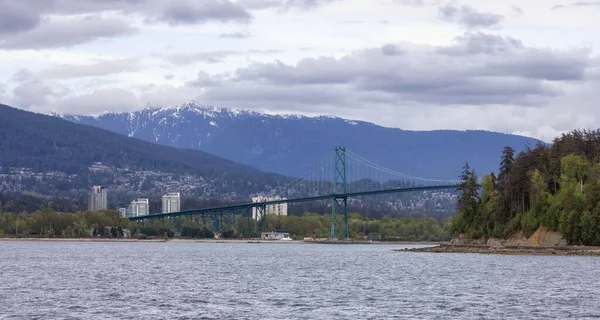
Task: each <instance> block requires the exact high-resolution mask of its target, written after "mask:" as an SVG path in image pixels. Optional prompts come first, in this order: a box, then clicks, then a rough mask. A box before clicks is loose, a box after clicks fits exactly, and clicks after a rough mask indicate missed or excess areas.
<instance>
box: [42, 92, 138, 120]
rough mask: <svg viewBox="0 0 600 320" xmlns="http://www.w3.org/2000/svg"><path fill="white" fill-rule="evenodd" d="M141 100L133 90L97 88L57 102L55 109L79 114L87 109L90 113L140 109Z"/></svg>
mask: <svg viewBox="0 0 600 320" xmlns="http://www.w3.org/2000/svg"><path fill="white" fill-rule="evenodd" d="M139 106H140V100H139V99H138V98H137V96H136V95H135V94H134V93H132V92H131V91H128V90H125V89H119V88H108V89H99V90H95V91H93V92H92V93H89V94H84V95H78V96H73V97H70V98H67V99H65V100H64V101H62V102H61V103H60V104H56V105H55V107H54V108H53V109H54V110H53V111H56V112H60V113H74V114H77V113H78V112H79V110H86V112H88V113H90V114H99V113H102V112H117V111H131V110H135V109H138V108H139Z"/></svg>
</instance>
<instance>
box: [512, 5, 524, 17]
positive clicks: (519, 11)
mask: <svg viewBox="0 0 600 320" xmlns="http://www.w3.org/2000/svg"><path fill="white" fill-rule="evenodd" d="M511 8H512V11H513V12H514V13H516V14H517V15H522V14H523V13H524V12H523V9H521V8H519V7H517V6H512V7H511Z"/></svg>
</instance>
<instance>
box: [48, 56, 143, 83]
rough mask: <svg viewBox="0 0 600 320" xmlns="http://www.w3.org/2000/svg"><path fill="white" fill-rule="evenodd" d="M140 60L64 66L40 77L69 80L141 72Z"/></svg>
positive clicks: (103, 61) (104, 61)
mask: <svg viewBox="0 0 600 320" xmlns="http://www.w3.org/2000/svg"><path fill="white" fill-rule="evenodd" d="M140 68H141V63H140V61H139V59H120V60H102V61H98V62H96V63H93V64H88V65H62V66H58V67H55V68H52V69H46V70H42V71H41V72H40V73H39V76H40V77H41V78H44V79H69V78H82V77H99V76H106V75H110V74H115V73H123V72H135V71H138V70H140Z"/></svg>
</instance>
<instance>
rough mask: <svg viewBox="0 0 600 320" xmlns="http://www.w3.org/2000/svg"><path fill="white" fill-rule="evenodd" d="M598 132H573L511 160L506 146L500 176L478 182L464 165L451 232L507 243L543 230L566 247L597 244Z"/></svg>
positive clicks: (599, 202) (599, 206)
mask: <svg viewBox="0 0 600 320" xmlns="http://www.w3.org/2000/svg"><path fill="white" fill-rule="evenodd" d="M599 133H600V131H599V130H575V131H572V132H569V133H566V134H563V135H561V136H560V137H557V138H556V139H554V141H553V143H552V144H551V145H547V144H544V143H538V144H537V145H535V146H534V147H533V148H531V147H528V148H527V149H526V150H524V151H523V152H520V153H518V154H516V155H515V151H514V150H513V149H512V148H510V147H505V148H504V150H502V153H501V156H500V157H499V158H500V159H499V160H500V166H499V173H498V174H497V175H496V174H495V173H488V174H485V175H484V176H483V177H482V178H481V179H478V177H477V174H476V172H475V171H474V170H473V169H471V168H470V166H469V164H468V162H467V163H465V166H464V167H463V172H462V176H461V181H462V184H461V186H460V188H459V189H460V190H461V191H462V194H461V196H460V197H459V200H458V203H457V209H458V210H457V211H458V213H457V215H456V217H455V219H454V221H453V225H452V231H453V233H454V234H455V235H456V234H464V235H465V236H466V237H468V238H489V237H499V238H506V237H510V236H511V235H514V234H515V233H517V232H520V231H521V232H523V234H524V235H525V236H530V235H532V234H533V233H534V232H535V231H536V230H538V228H540V227H544V228H546V229H548V230H550V231H557V232H559V233H561V234H562V235H563V237H564V238H565V240H566V241H567V243H568V244H570V245H600V135H599ZM479 187H481V192H479Z"/></svg>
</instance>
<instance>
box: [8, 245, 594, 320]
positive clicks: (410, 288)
mask: <svg viewBox="0 0 600 320" xmlns="http://www.w3.org/2000/svg"><path fill="white" fill-rule="evenodd" d="M401 247H404V246H400V245H337V246H336V245H318V244H315V245H310V244H285V245H283V244H220V243H215V244H208V243H181V242H178V243H175V242H166V243H150V242H136V243H130V242H110V243H107V242H12V241H8V242H2V241H0V319H440V318H444V319H447V318H456V319H507V318H511V319H520V318H521V319H548V318H560V319H564V318H592V317H600V297H599V294H600V289H599V286H598V284H599V280H598V276H599V275H600V272H599V271H598V270H599V268H598V267H599V266H600V258H597V257H539V256H499V255H477V254H439V253H437V254H436V253H407V252H393V251H391V250H392V249H394V248H401Z"/></svg>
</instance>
